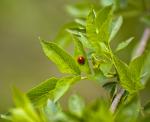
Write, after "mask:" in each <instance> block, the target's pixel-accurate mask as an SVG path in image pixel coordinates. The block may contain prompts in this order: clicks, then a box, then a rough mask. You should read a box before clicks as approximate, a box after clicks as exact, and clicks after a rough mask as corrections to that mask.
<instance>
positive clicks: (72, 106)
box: [69, 95, 85, 117]
mask: <svg viewBox="0 0 150 122" xmlns="http://www.w3.org/2000/svg"><path fill="white" fill-rule="evenodd" d="M84 107H85V103H84V101H83V99H82V98H81V97H80V96H78V95H72V96H71V97H70V98H69V110H70V111H71V113H72V114H75V115H77V116H79V117H81V116H82V112H83V109H84Z"/></svg>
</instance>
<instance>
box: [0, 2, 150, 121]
mask: <svg viewBox="0 0 150 122" xmlns="http://www.w3.org/2000/svg"><path fill="white" fill-rule="evenodd" d="M78 1H81V0H0V113H3V112H6V111H7V110H8V108H10V107H11V106H12V97H11V96H12V91H11V90H12V86H17V87H18V88H19V89H21V90H22V91H25V92H26V91H27V90H28V89H30V88H31V87H33V86H35V85H36V84H38V83H40V82H41V81H43V80H45V79H47V78H49V77H51V76H59V71H58V70H57V69H56V67H55V65H53V63H52V62H50V61H49V60H48V59H47V58H46V56H45V55H44V53H43V52H42V49H41V46H40V43H39V40H38V37H39V36H40V37H42V38H44V39H45V40H53V38H54V37H55V36H56V34H57V32H58V31H59V29H60V27H62V25H63V24H64V23H67V22H68V21H69V20H71V19H72V18H71V17H70V16H69V15H68V14H67V12H66V11H65V6H66V5H67V4H73V3H76V2H78ZM137 25H138V26H137ZM143 29H144V25H143V24H142V23H141V22H139V20H138V19H137V18H136V17H133V18H127V19H125V20H124V24H123V26H122V28H121V31H120V33H119V34H118V36H117V37H116V39H115V42H114V43H112V46H113V47H115V45H116V43H118V42H119V41H124V40H125V39H127V38H129V37H131V36H134V37H135V39H134V41H133V43H131V45H130V46H129V48H128V49H125V50H124V51H122V52H121V54H120V56H121V57H122V59H123V60H126V61H127V62H128V61H129V59H130V57H131V55H130V52H132V50H133V49H134V44H135V43H137V41H139V40H140V37H141V35H142V32H143ZM149 91H150V90H149V89H146V90H145V92H146V93H148V92H149ZM75 92H80V94H81V95H82V96H85V98H86V100H88V101H89V100H91V98H96V97H100V96H101V95H102V94H103V93H104V92H103V89H101V88H100V86H99V85H97V84H96V83H91V82H88V81H83V82H80V83H78V84H77V85H75V86H74V87H73V88H72V90H71V91H70V92H69V93H67V94H71V93H75ZM145 92H144V93H145ZM144 93H143V95H144V96H146V95H145V94H144ZM106 96H107V95H106ZM66 98H67V95H66V96H65V97H64V98H63V100H62V101H63V102H66V101H67V100H66ZM144 98H145V97H144ZM148 98H149V97H148V96H147V98H145V99H148ZM0 121H2V120H0Z"/></svg>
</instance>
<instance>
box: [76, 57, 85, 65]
mask: <svg viewBox="0 0 150 122" xmlns="http://www.w3.org/2000/svg"><path fill="white" fill-rule="evenodd" d="M77 61H78V63H79V64H81V65H83V64H84V63H85V58H84V57H83V56H79V57H78V59H77Z"/></svg>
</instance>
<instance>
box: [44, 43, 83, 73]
mask: <svg viewBox="0 0 150 122" xmlns="http://www.w3.org/2000/svg"><path fill="white" fill-rule="evenodd" d="M41 45H42V48H43V50H44V53H45V55H46V56H47V57H48V58H49V59H50V60H51V61H53V62H54V63H55V64H56V65H57V67H58V68H59V70H60V71H61V72H62V73H69V74H78V75H79V74H80V69H79V67H78V65H77V64H76V62H75V60H74V59H73V57H72V56H71V55H69V54H68V53H67V52H66V51H64V50H63V49H62V48H61V47H59V46H57V45H56V44H55V43H52V42H45V41H41Z"/></svg>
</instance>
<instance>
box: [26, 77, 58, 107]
mask: <svg viewBox="0 0 150 122" xmlns="http://www.w3.org/2000/svg"><path fill="white" fill-rule="evenodd" d="M58 80H59V79H57V78H50V79H48V80H45V81H44V82H42V83H41V84H39V85H38V86H36V87H35V88H32V89H31V90H30V91H29V92H28V93H27V95H28V97H29V98H30V100H31V101H32V103H33V104H34V105H35V106H38V105H43V104H45V103H46V101H47V99H48V98H49V92H50V91H52V90H53V89H55V87H56V84H57V82H58Z"/></svg>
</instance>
